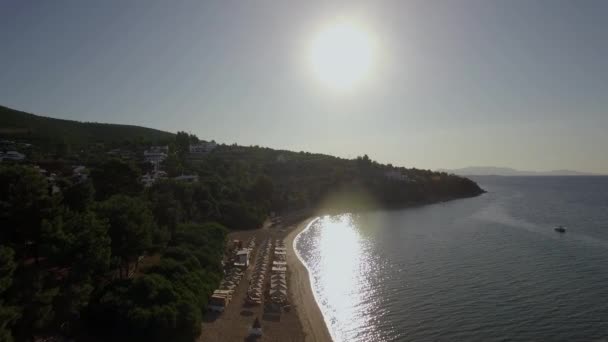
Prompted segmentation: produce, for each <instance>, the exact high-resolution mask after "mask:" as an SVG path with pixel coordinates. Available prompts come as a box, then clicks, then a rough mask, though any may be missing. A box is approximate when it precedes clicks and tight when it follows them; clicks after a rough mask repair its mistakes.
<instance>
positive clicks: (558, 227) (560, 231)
mask: <svg viewBox="0 0 608 342" xmlns="http://www.w3.org/2000/svg"><path fill="white" fill-rule="evenodd" d="M555 231H556V232H558V233H565V232H566V227H564V226H557V227H555Z"/></svg>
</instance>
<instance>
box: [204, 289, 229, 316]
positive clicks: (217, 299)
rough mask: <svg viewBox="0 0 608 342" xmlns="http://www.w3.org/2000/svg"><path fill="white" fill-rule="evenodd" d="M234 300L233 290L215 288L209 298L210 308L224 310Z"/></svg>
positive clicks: (217, 310)
mask: <svg viewBox="0 0 608 342" xmlns="http://www.w3.org/2000/svg"><path fill="white" fill-rule="evenodd" d="M231 300H232V291H228V290H215V291H214V292H213V294H212V295H211V298H209V305H208V308H209V310H211V311H215V312H224V310H225V309H226V306H227V305H228V303H230V301H231Z"/></svg>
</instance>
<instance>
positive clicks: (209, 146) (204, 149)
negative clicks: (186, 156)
mask: <svg viewBox="0 0 608 342" xmlns="http://www.w3.org/2000/svg"><path fill="white" fill-rule="evenodd" d="M216 147H217V144H216V143H215V141H209V142H206V141H202V142H200V143H198V144H191V145H190V148H189V151H190V153H191V154H195V155H196V154H199V155H200V154H207V153H209V152H211V151H213V150H214V149H215V148H216Z"/></svg>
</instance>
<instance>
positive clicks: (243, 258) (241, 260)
mask: <svg viewBox="0 0 608 342" xmlns="http://www.w3.org/2000/svg"><path fill="white" fill-rule="evenodd" d="M234 266H241V267H247V266H249V248H243V249H241V250H239V251H238V252H236V260H235V261H234Z"/></svg>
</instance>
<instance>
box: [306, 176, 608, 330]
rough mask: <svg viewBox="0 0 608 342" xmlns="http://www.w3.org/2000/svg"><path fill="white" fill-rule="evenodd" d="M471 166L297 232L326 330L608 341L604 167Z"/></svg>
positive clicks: (607, 218) (606, 180)
mask: <svg viewBox="0 0 608 342" xmlns="http://www.w3.org/2000/svg"><path fill="white" fill-rule="evenodd" d="M472 178H473V180H475V181H476V182H477V183H478V184H479V185H480V186H481V187H482V188H484V189H485V190H486V191H487V193H486V194H484V195H481V196H478V197H474V198H466V199H459V200H453V201H448V202H443V203H438V204H433V205H426V206H420V207H414V208H408V209H403V210H393V211H375V212H367V213H346V214H341V215H335V216H323V217H319V218H318V219H317V220H315V221H314V222H313V223H312V224H311V225H309V227H308V228H307V229H306V230H304V231H303V232H302V233H300V235H298V237H297V238H296V240H295V242H294V246H295V248H296V251H297V254H298V256H299V257H300V259H301V260H302V261H303V263H304V264H305V266H306V267H307V268H308V271H309V274H310V275H311V285H312V287H313V292H314V294H315V297H316V300H317V302H318V304H319V306H320V308H321V311H322V313H323V316H324V318H325V321H326V323H327V325H328V328H329V330H330V334H331V335H332V338H333V339H334V341H608V177H472ZM557 225H563V226H566V227H567V232H566V233H564V234H560V233H558V232H556V231H555V230H554V228H555V227H556V226H557Z"/></svg>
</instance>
